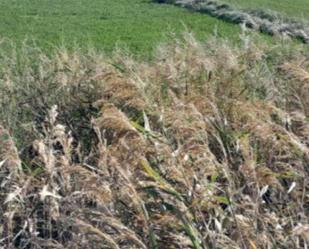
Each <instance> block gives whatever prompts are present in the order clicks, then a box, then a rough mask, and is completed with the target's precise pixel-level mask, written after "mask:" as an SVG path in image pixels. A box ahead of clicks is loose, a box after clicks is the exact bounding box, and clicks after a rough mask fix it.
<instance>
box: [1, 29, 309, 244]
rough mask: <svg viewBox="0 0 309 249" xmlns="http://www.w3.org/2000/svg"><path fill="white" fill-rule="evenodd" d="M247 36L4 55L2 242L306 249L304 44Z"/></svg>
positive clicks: (307, 131)
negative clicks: (139, 51)
mask: <svg viewBox="0 0 309 249" xmlns="http://www.w3.org/2000/svg"><path fill="white" fill-rule="evenodd" d="M243 40H244V43H243V45H241V46H240V47H233V46H231V45H230V44H229V43H228V42H226V41H220V40H216V39H212V40H209V41H208V42H207V43H200V42H198V41H197V40H195V39H194V37H193V36H192V35H191V34H185V35H184V37H183V39H176V40H174V41H173V42H171V44H165V45H163V46H161V47H159V48H158V50H157V53H156V55H155V58H154V59H153V60H152V61H150V62H142V61H137V60H135V59H133V58H132V57H130V56H128V55H125V54H116V55H115V56H114V57H106V56H104V55H100V54H98V53H95V52H89V53H88V54H85V53H80V52H78V51H76V52H69V51H66V50H63V49H62V50H59V51H57V52H56V53H55V54H54V55H53V56H50V57H48V56H45V55H44V54H43V53H42V52H40V51H38V50H33V49H32V48H27V49H25V50H24V51H23V52H21V53H18V54H16V56H15V57H14V55H10V56H7V57H6V56H3V57H1V59H0V64H1V77H0V101H1V105H0V115H1V123H2V126H1V129H0V162H1V163H0V203H1V205H0V209H1V210H0V234H1V236H0V247H1V248H31V249H32V248H34V249H36V248H253V249H254V248H289V249H290V248H306V247H307V246H308V229H309V227H308V224H309V223H308V211H309V209H308V203H309V202H308V201H309V200H308V197H309V196H308V156H309V154H308V152H309V149H308V145H309V141H308V137H309V123H308V103H309V102H308V97H309V94H308V90H309V88H308V71H309V65H308V58H309V57H308V51H307V52H306V51H305V50H302V49H297V48H293V49H290V48H289V47H288V46H286V47H285V48H284V47H283V46H281V47H269V46H268V45H263V44H257V43H255V42H254V41H252V40H250V38H249V37H246V34H243Z"/></svg>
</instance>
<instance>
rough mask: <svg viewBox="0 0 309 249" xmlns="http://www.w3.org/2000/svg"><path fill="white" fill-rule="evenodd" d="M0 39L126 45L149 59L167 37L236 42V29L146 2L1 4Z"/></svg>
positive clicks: (7, 0)
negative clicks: (186, 35)
mask: <svg viewBox="0 0 309 249" xmlns="http://www.w3.org/2000/svg"><path fill="white" fill-rule="evenodd" d="M0 23H1V26H0V38H1V37H5V38H10V39H11V40H13V41H14V42H17V43H19V42H21V41H23V40H25V38H31V39H34V40H35V41H36V42H37V45H39V47H42V48H44V49H47V50H49V49H50V48H51V47H54V46H59V45H65V46H66V47H72V46H74V45H76V46H77V47H81V48H85V47H87V46H94V47H95V48H99V49H102V48H104V49H105V50H107V51H111V50H113V48H114V47H115V46H116V45H117V44H121V45H122V46H124V45H126V46H127V47H128V48H129V49H130V50H131V51H133V52H134V53H137V54H141V53H142V54H149V53H150V52H151V51H152V49H153V48H154V47H155V46H156V45H157V43H158V42H160V41H163V40H164V37H165V35H166V34H169V33H176V34H179V33H181V32H182V31H184V30H185V29H188V30H189V31H192V32H194V33H195V34H196V36H197V37H198V38H205V36H207V35H209V34H213V33H214V30H215V29H216V30H217V32H218V35H220V36H223V37H233V38H235V37H236V38H237V37H238V31H239V28H238V27H237V26H235V25H232V24H228V23H225V22H223V21H219V20H217V19H215V18H212V17H209V16H207V15H203V14H199V13H192V12H190V11H188V10H184V9H182V8H179V7H175V6H172V5H165V4H164V5H162V4H155V3H153V2H152V1H151V0H117V1H116V0H92V1H89V0H53V1H50V0H23V1H20V0H0Z"/></svg>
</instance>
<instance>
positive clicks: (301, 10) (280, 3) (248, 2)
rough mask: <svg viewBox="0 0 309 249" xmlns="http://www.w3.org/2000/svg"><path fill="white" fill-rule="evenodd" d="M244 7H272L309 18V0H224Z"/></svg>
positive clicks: (291, 14)
mask: <svg viewBox="0 0 309 249" xmlns="http://www.w3.org/2000/svg"><path fill="white" fill-rule="evenodd" d="M223 1H224V2H227V3H232V4H235V5H237V6H240V7H244V8H253V9H256V8H259V9H270V10H273V11H277V12H279V13H283V14H285V15H288V16H292V17H296V18H302V19H307V20H309V1H308V0H223Z"/></svg>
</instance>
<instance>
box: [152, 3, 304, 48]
mask: <svg viewBox="0 0 309 249" xmlns="http://www.w3.org/2000/svg"><path fill="white" fill-rule="evenodd" d="M154 1H155V2H158V3H169V4H174V5H177V6H181V7H183V8H187V9H190V10H193V11H198V12H201V13H206V14H208V15H210V16H212V17H216V18H218V19H220V20H224V21H226V22H230V23H235V24H244V25H245V26H246V27H248V28H250V29H254V30H258V31H260V32H262V33H266V34H269V35H272V36H275V35H277V36H278V35H280V36H288V37H291V38H295V39H298V40H301V41H302V42H303V43H306V44H308V43H309V25H306V23H304V22H301V21H299V20H296V19H293V18H286V17H283V16H282V15H280V14H279V13H277V12H273V11H272V12H268V11H267V12H266V11H263V10H246V9H237V8H236V7H234V6H232V5H230V4H226V3H223V2H219V1H213V0H154Z"/></svg>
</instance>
